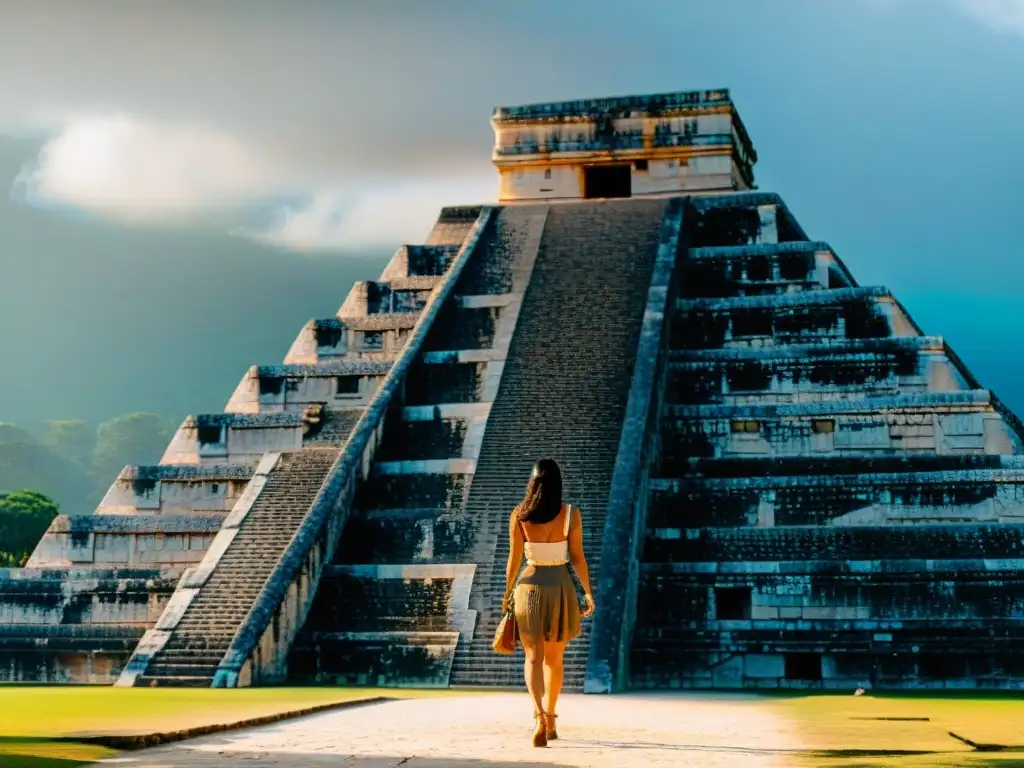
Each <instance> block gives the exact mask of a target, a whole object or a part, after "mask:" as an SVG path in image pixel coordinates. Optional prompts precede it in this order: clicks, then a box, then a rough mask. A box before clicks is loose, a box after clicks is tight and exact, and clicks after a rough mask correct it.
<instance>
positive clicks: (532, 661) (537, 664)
mask: <svg viewBox="0 0 1024 768" xmlns="http://www.w3.org/2000/svg"><path fill="white" fill-rule="evenodd" d="M544 649H545V643H544V640H543V639H542V640H539V641H538V642H537V643H536V644H532V643H529V644H528V643H527V642H526V641H525V640H524V641H523V651H524V652H525V653H526V663H525V664H524V665H523V674H524V675H525V677H526V690H528V691H529V692H530V696H531V697H532V698H533V706H534V711H536V712H542V711H543V710H544V677H545V675H544Z"/></svg>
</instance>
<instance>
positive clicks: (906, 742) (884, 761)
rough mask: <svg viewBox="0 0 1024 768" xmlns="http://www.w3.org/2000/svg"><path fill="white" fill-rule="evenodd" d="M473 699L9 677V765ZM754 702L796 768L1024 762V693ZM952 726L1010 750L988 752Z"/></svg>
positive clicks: (28, 766) (64, 767)
mask: <svg viewBox="0 0 1024 768" xmlns="http://www.w3.org/2000/svg"><path fill="white" fill-rule="evenodd" d="M472 693H473V694H474V695H477V694H482V693H485V692H484V691H473V692H472ZM465 695H467V691H459V690H454V691H448V690H427V691H414V690H397V689H377V688H329V687H325V688H243V689H230V690H211V689H180V688H178V689H176V688H109V687H91V686H82V687H63V686H53V687H50V686H13V685H12V686H3V685H0V768H9V767H11V766H21V767H22V768H69V766H74V765H80V764H82V763H88V762H92V761H95V760H99V759H102V758H104V757H112V756H114V755H115V754H116V751H115V750H113V749H109V748H107V747H103V746H99V745H95V744H89V743H86V742H85V741H81V740H84V739H86V738H88V737H96V736H139V735H147V734H153V733H169V732H174V731H181V730H184V729H188V728H193V727H199V726H209V725H224V724H231V723H237V722H239V721H242V720H250V719H253V718H258V717H264V716H268V715H274V714H278V713H282V712H290V711H296V710H301V709H306V708H309V707H315V706H322V705H325V704H332V703H341V702H354V701H359V700H366V699H370V698H377V697H390V698H409V697H414V696H415V697H418V696H430V697H434V696H465ZM746 701H747V702H748V703H747V704H745V705H740V706H738V707H737V716H738V717H742V716H743V708H744V706H750V704H751V700H750V699H746ZM752 703H753V705H754V706H757V707H758V709H762V708H763V709H764V710H766V711H768V712H770V713H771V714H772V715H774V716H775V717H776V718H777V720H778V723H779V728H780V730H781V731H784V732H785V734H786V736H787V739H786V741H789V742H790V743H792V745H793V749H792V760H791V761H790V760H787V761H786V762H787V763H791V764H792V765H793V766H794V767H797V766H800V768H803V767H804V766H807V767H808V768H809V767H810V766H814V768H925V767H927V768H1024V696H1022V697H1013V696H1000V695H992V696H977V695H974V696H967V695H955V694H952V695H950V694H941V695H927V696H923V695H889V696H870V695H868V696H857V697H855V696H851V695H848V694H847V695H812V696H797V695H792V696H763V697H757V698H756V699H755V700H754V701H753V702H752ZM950 732H952V733H955V734H957V735H958V736H959V737H961V739H964V740H967V741H969V742H973V743H975V744H980V745H998V746H1000V747H1002V748H1003V749H1000V750H998V751H985V750H979V749H976V748H974V747H972V746H971V745H970V744H968V743H965V742H964V741H962V740H958V739H956V738H954V737H953V736H951V735H950ZM76 739H78V740H80V741H76ZM1006 747H1009V748H1010V749H1005V748H1006ZM1013 747H1017V748H1016V749H1014V748H1013ZM915 753H917V754H915Z"/></svg>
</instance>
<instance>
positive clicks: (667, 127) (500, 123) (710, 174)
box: [491, 90, 757, 204]
mask: <svg viewBox="0 0 1024 768" xmlns="http://www.w3.org/2000/svg"><path fill="white" fill-rule="evenodd" d="M491 125H492V126H493V128H494V134H495V141H494V152H493V160H494V165H495V166H496V167H497V169H498V174H499V179H500V181H499V191H498V200H499V202H501V203H506V204H508V203H513V202H518V201H535V202H536V201H547V202H553V201H561V200H579V199H583V198H607V197H640V196H652V195H679V194H694V193H697V192H703V193H709V192H730V191H737V190H747V189H751V188H753V185H754V172H753V167H754V163H755V162H757V153H756V152H755V151H754V147H753V144H752V143H751V141H750V137H749V136H748V135H747V131H746V128H744V126H743V121H742V120H740V116H739V113H738V112H737V111H736V108H735V106H734V105H733V103H732V100H731V99H730V98H729V92H728V91H727V90H717V91H689V92H681V93H662V94H655V95H652V96H627V97H623V98H611V99H581V100H578V101H569V102H558V103H549V104H529V105H525V106H518V107H497V108H496V109H495V110H494V114H493V116H492V117H491Z"/></svg>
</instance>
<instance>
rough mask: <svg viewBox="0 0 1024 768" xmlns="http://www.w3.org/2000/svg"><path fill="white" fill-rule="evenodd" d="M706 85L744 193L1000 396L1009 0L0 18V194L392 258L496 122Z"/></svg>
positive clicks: (349, 7) (389, 6) (1014, 223)
mask: <svg viewBox="0 0 1024 768" xmlns="http://www.w3.org/2000/svg"><path fill="white" fill-rule="evenodd" d="M718 87H727V88H730V89H731V91H732V94H733V97H734V99H735V101H736V103H737V105H738V108H739V111H740V113H741V114H742V116H743V118H744V121H745V122H746V124H747V127H748V129H749V131H750V133H751V135H752V137H753V140H754V143H755V146H756V147H757V149H758V151H759V154H760V158H761V160H760V162H759V164H758V166H757V168H756V169H755V173H756V175H757V179H758V183H759V185H760V187H761V188H762V189H765V190H770V191H775V192H778V193H780V194H781V195H782V196H783V197H784V199H785V200H786V201H787V203H788V204H789V206H790V208H791V209H792V210H793V212H794V213H795V215H796V216H797V218H798V219H799V220H800V221H801V223H802V224H803V225H804V227H805V229H807V231H808V232H809V234H810V235H811V236H812V237H814V238H819V239H824V240H828V241H830V242H831V243H832V244H833V245H834V246H835V247H836V248H837V250H838V252H839V253H840V255H841V256H842V257H843V258H844V259H845V260H846V261H847V263H848V264H849V265H850V267H851V268H852V270H853V271H854V273H855V275H856V276H857V277H858V279H859V280H860V281H861V282H862V283H867V284H871V283H880V284H886V285H888V286H890V287H891V288H893V289H894V291H895V292H896V294H897V296H898V297H899V298H901V299H903V300H904V301H905V303H907V304H908V306H909V308H910V310H911V312H912V313H913V314H914V315H915V317H916V318H917V319H918V320H919V321H920V322H921V324H922V325H923V326H924V327H925V330H926V331H928V332H932V333H944V334H946V335H948V336H949V337H950V338H951V339H952V340H953V341H954V342H955V343H958V344H959V347H960V350H961V352H962V353H963V354H964V356H965V357H966V358H968V361H969V362H971V363H972V364H974V363H977V366H978V367H980V368H981V369H982V370H981V371H979V372H980V373H982V375H983V378H984V374H985V373H986V371H988V372H993V371H1002V372H1003V373H1002V374H1001V375H1000V376H999V377H998V378H999V381H997V384H999V385H1000V386H1001V387H1003V389H1006V388H1007V386H1008V385H1009V384H1010V383H1012V384H1013V386H1014V387H1016V388H1017V389H1020V386H1019V382H1018V381H1017V379H1018V378H1019V376H1024V363H1022V362H1020V360H1021V357H1020V355H1019V354H1017V352H1018V351H1019V349H1020V344H1019V342H1018V339H1019V338H1020V335H1021V334H1022V333H1024V318H1022V313H1021V312H1020V311H1019V310H1018V309H1017V302H1018V301H1019V299H1018V297H1019V295H1020V290H1021V289H1020V286H1021V285H1022V284H1024V258H1022V248H1021V241H1020V229H1021V227H1020V222H1021V220H1022V210H1024V200H1022V193H1021V183H1020V176H1021V172H1022V171H1024V141H1022V140H1021V133H1022V128H1024V0H630V1H629V2H610V1H608V0H591V2H582V1H580V0H573V1H572V2H563V1H561V0H517V2H515V3H496V2H488V1H487V0H474V1H472V2H471V1H470V0H450V1H448V2H444V1H439V0H404V1H400V0H372V1H370V0H367V1H366V2H346V1H345V0H331V1H328V0H323V1H322V2H316V1H314V0H288V1H287V2H285V0H281V1H280V2H269V1H268V0H159V1H158V0H121V2H115V1H114V0H23V1H22V0H0V134H4V133H6V134H9V135H11V136H17V137H23V138H27V139H36V140H38V141H39V142H41V146H42V150H41V151H40V152H39V153H38V156H35V157H28V158H26V163H25V165H24V167H23V168H22V169H21V172H20V173H17V172H15V173H14V174H12V176H11V177H10V178H3V179H0V184H6V185H8V186H9V187H10V189H11V195H12V197H13V198H14V199H15V200H16V201H18V203H19V204H20V205H23V206H31V207H33V208H45V209H47V210H48V211H49V215H50V216H52V217H66V216H76V217H79V218H81V217H83V216H84V217H86V218H87V219H88V218H90V217H97V218H102V219H103V220H104V221H103V222H102V224H103V225H104V226H107V227H108V228H109V226H110V224H114V225H115V226H124V227H126V228H127V227H129V226H130V227H133V228H137V227H138V226H139V225H142V226H145V227H152V228H160V229H164V230H167V229H170V230H174V229H178V230H189V229H200V228H201V229H203V230H204V231H210V230H211V229H212V230H213V231H216V232H221V233H232V234H235V235H241V236H244V237H249V238H252V239H254V240H258V241H261V242H264V243H268V244H271V245H272V246H275V247H278V248H281V249H284V250H291V251H297V252H305V253H314V252H324V251H343V250H346V249H352V248H356V249H358V248H364V247H370V246H388V247H393V246H395V245H398V244H399V243H401V242H403V241H405V242H417V241H419V240H421V239H422V237H423V236H424V235H425V234H426V232H427V231H428V229H429V226H430V223H431V222H432V220H433V219H434V217H435V216H436V213H437V209H438V208H439V207H440V206H442V205H444V204H457V203H467V202H486V201H490V200H493V199H494V197H495V194H496V187H497V185H496V179H495V174H494V172H493V170H492V169H491V166H490V147H491V142H492V134H491V129H490V125H489V122H488V118H489V115H490V112H491V109H492V107H493V106H494V105H495V104H510V103H511V104H515V103H523V102H531V101H541V100H548V99H564V98H581V97H600V96H607V95H619V94H629V93H647V92H657V91H669V90H686V89H703V88H718ZM29 143H31V142H29ZM44 220H45V219H44ZM145 257H146V254H140V258H145ZM2 258H3V254H0V259H2ZM66 258H67V259H74V258H76V254H74V253H68V254H66ZM296 258H301V256H296ZM368 277H369V276H368ZM154 289H158V286H156V287H154ZM343 294H344V291H340V293H339V297H338V298H339V303H340V300H341V299H343V298H344V295H343ZM70 309H73V308H70ZM253 362H266V361H253ZM1006 371H1014V372H1015V373H1014V374H1013V376H1010V375H1009V374H1007V373H1006ZM1018 374H1019V375H1018ZM1018 397H1021V401H1022V402H1024V395H1018Z"/></svg>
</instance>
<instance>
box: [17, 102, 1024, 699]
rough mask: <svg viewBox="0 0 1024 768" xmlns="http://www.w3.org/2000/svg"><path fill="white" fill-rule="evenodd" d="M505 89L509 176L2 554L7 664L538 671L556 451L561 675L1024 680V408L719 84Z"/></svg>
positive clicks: (230, 678)
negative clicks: (563, 512)
mask: <svg viewBox="0 0 1024 768" xmlns="http://www.w3.org/2000/svg"><path fill="white" fill-rule="evenodd" d="M492 124H493V126H494V130H495V134H496V137H497V140H496V146H495V150H494V162H495V165H496V166H497V168H498V170H499V173H500V177H501V181H500V192H499V200H500V202H499V204H497V205H485V206H476V207H460V208H445V209H443V210H442V211H441V214H440V217H439V218H438V220H437V223H436V225H435V226H434V228H433V230H432V231H431V233H430V235H429V237H428V238H427V240H426V243H425V244H424V245H415V246H414V245H408V246H403V247H402V248H400V249H399V250H398V251H397V252H396V254H395V255H394V257H393V258H392V260H391V262H390V263H389V265H388V266H387V268H386V269H385V271H384V273H383V274H382V275H381V277H380V279H379V280H377V281H374V282H363V283H358V284H356V286H355V287H354V288H353V289H352V291H351V293H350V294H349V296H348V298H347V300H346V301H345V302H344V304H343V305H342V307H341V309H340V310H339V312H338V314H337V316H336V317H332V318H328V319H322V320H313V321H310V322H309V323H308V324H307V325H306V326H305V327H304V328H303V329H302V331H301V332H300V333H299V336H298V338H297V339H296V341H295V343H294V345H293V346H292V348H291V350H290V351H289V353H288V355H287V357H286V358H285V360H284V362H283V364H281V365H271V366H261V367H254V368H251V369H250V370H249V371H248V372H247V373H246V374H245V376H244V377H243V379H242V381H241V383H240V384H239V385H238V388H237V389H236V391H235V392H234V394H233V395H232V396H231V398H230V400H229V401H228V404H227V407H226V412H225V413H223V414H215V415H201V416H195V417H190V418H188V419H186V421H185V422H184V423H183V424H182V426H181V428H180V429H179V430H178V432H177V434H176V435H175V436H174V439H173V440H172V442H171V444H170V445H169V446H168V448H167V452H166V454H165V455H164V457H163V460H162V462H161V463H160V464H159V465H158V466H140V467H127V468H126V469H125V470H124V471H123V472H122V473H121V474H120V476H119V477H118V478H117V479H116V480H115V482H114V484H113V485H112V486H111V488H110V491H109V492H108V494H107V496H106V498H105V499H104V500H103V502H102V504H101V505H100V507H99V509H97V510H96V513H95V514H92V515H79V516H62V517H60V518H58V519H57V520H56V521H55V522H54V524H53V525H52V526H51V527H50V530H49V531H48V532H47V533H46V535H45V536H44V538H43V540H42V541H41V542H40V544H39V546H38V548H37V549H36V551H35V553H34V554H33V556H32V559H31V561H30V563H29V567H28V568H25V569H15V570H6V571H2V572H0V622H2V624H0V679H13V680H40V681H65V682H87V681H89V682H106V683H113V682H116V683H117V684H119V685H201V686H218V687H220V686H245V685H258V684H261V683H278V682H282V681H292V682H320V683H324V682H327V683H339V684H361V683H364V684H374V685H396V686H401V685H406V686H448V685H458V686H473V685H477V686H479V685H489V686H520V685H522V682H521V664H520V662H521V658H516V657H511V658H506V657H500V656H496V655H495V654H493V653H492V652H491V650H490V640H491V637H492V633H493V630H494V628H495V624H496V621H497V618H498V617H497V613H498V607H499V599H500V595H501V592H502V590H503V588H504V567H505V560H506V556H507V552H508V540H507V534H508V516H509V512H510V510H511V509H512V507H513V506H514V505H515V504H516V502H517V501H518V500H519V498H520V496H521V494H522V492H523V490H524V488H525V484H526V481H527V478H528V475H529V471H530V467H531V464H532V462H533V461H534V460H535V459H536V458H538V457H541V456H553V457H554V458H556V459H557V460H558V461H559V462H560V463H561V464H562V465H563V467H564V469H565V473H566V478H567V487H566V495H567V498H568V499H569V500H571V501H572V502H573V503H574V504H576V505H577V506H578V507H580V508H581V509H582V511H583V515H584V521H585V532H586V534H585V547H586V550H587V554H588V558H589V560H590V563H591V566H592V572H593V579H594V584H595V585H596V599H597V604H598V612H597V615H596V616H595V618H594V620H593V621H588V622H586V631H585V634H584V636H583V638H582V639H581V640H579V641H577V642H575V643H573V644H572V645H571V646H570V650H569V654H568V657H567V677H566V680H567V685H568V687H569V688H575V689H580V688H583V689H584V690H587V691H593V692H605V691H614V690H620V689H623V688H629V687H635V688H681V687H687V688H701V687H713V688H741V687H742V688H750V687H821V688H839V687H841V688H849V687H854V686H869V685H870V686H878V687H888V688H900V687H903V688H907V687H939V686H950V687H993V688H998V687H1004V688H1009V687H1020V686H1021V684H1022V683H1024V653H1022V652H1021V650H1020V649H1021V648H1022V647H1024V644H1022V640H1024V623H1022V618H1024V615H1022V614H1024V607H1022V606H1024V589H1022V587H1024V585H1022V582H1021V577H1020V575H1019V574H1020V572H1021V567H1022V565H1024V559H1022V557H1024V490H1022V488H1024V486H1022V481H1024V471H1022V470H1024V460H1022V458H1021V454H1022V451H1024V428H1022V425H1021V423H1020V422H1019V421H1018V420H1017V419H1016V418H1015V417H1014V416H1013V415H1012V414H1011V413H1010V412H1008V411H1007V409H1006V408H1004V407H1003V406H1002V405H1001V403H1000V402H999V400H998V399H997V398H996V397H995V396H994V395H993V394H992V393H991V392H988V391H986V390H984V389H983V388H982V387H981V385H980V384H979V383H978V382H977V381H976V380H975V379H974V378H973V377H972V376H971V374H970V372H969V371H968V370H967V369H966V368H965V367H964V365H963V364H962V363H961V362H960V360H959V359H958V358H957V357H956V355H954V354H953V352H952V351H951V350H950V349H949V347H948V346H947V345H946V344H945V343H944V342H943V340H942V339H941V338H939V337H935V336H926V335H924V334H923V333H922V331H921V330H920V329H919V328H918V326H917V325H916V324H915V323H914V321H913V320H912V319H911V317H910V315H909V314H908V313H907V311H906V310H905V309H904V308H903V307H902V306H901V305H900V304H899V302H897V301H896V299H895V298H894V297H893V296H892V295H891V294H890V293H889V292H888V291H886V290H885V289H883V288H869V287H861V286H859V285H858V284H857V283H856V281H855V280H854V278H853V276H852V275H851V274H850V272H849V271H848V270H847V269H846V267H845V266H844V264H843V263H842V261H840V259H839V258H838V256H837V255H836V254H835V252H834V251H833V250H832V249H831V248H830V247H829V246H828V245H827V244H826V243H824V242H818V241H812V240H810V239H809V238H808V237H807V236H806V235H805V233H804V231H803V230H802V229H801V227H800V226H799V224H797V222H796V221H795V219H794V218H793V216H792V215H791V214H790V212H789V211H788V209H787V208H786V206H785V205H784V204H783V202H782V201H781V200H780V199H779V198H778V197H777V196H775V195H771V194H764V193H760V192H756V191H753V172H752V168H753V164H754V162H755V161H756V154H755V152H754V150H753V147H752V145H751V142H750V139H749V137H748V135H747V133H746V131H745V129H744V127H743V124H742V122H741V121H740V119H739V116H738V114H737V113H736V111H735V108H734V106H733V104H732V101H731V100H730V98H729V95H728V93H727V92H726V91H702V92H694V93H675V94H665V95H657V96H645V97H630V98H622V99H601V100H592V101H577V102H566V103H558V104H540V105H532V106H525V107H513V108H499V109H497V110H496V111H495V113H494V116H493V118H492Z"/></svg>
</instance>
